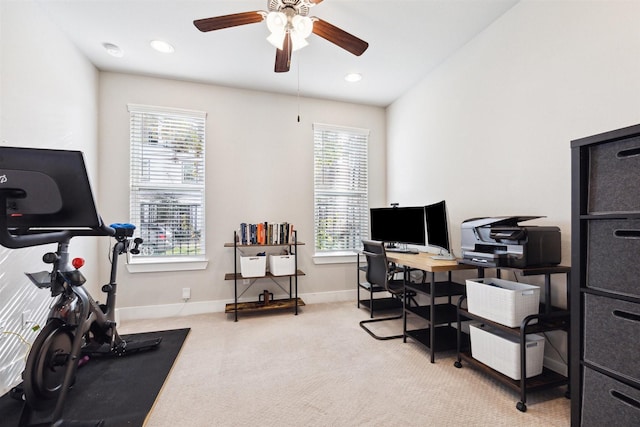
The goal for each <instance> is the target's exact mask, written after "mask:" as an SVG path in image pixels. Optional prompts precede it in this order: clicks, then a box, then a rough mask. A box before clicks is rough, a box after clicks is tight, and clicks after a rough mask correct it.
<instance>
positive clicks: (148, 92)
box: [98, 72, 386, 319]
mask: <svg viewBox="0 0 640 427" xmlns="http://www.w3.org/2000/svg"><path fill="white" fill-rule="evenodd" d="M99 98H100V124H99V140H100V160H101V164H102V165H104V167H102V168H101V169H100V191H99V200H98V202H99V205H100V208H101V212H102V214H103V218H105V221H107V222H111V221H123V220H127V219H128V212H129V173H128V167H129V166H128V159H129V113H128V111H127V104H128V103H135V104H146V105H157V106H166V107H177V108H184V109H190V110H199V111H205V112H207V114H208V116H207V125H206V182H207V189H206V204H207V205H206V209H207V211H206V244H207V258H208V259H209V264H208V268H207V269H206V270H200V271H181V272H162V273H129V272H128V271H127V270H126V269H121V270H120V276H119V283H120V284H121V286H120V287H119V289H118V305H119V307H120V308H121V310H120V315H121V318H123V319H124V318H127V317H138V316H143V317H149V316H164V315H175V314H185V313H194V312H202V311H220V310H222V309H223V308H224V303H226V302H230V301H231V300H232V299H233V282H232V281H225V280H224V275H225V273H229V272H233V250H232V249H229V248H224V247H223V245H224V243H225V242H232V240H233V232H234V230H236V229H237V228H238V227H239V225H240V223H241V222H260V221H273V222H282V221H287V222H290V223H293V224H294V226H295V227H296V228H297V230H298V239H299V240H300V241H302V242H304V243H306V245H305V246H302V247H301V248H300V250H299V252H300V257H299V261H298V262H299V268H301V269H302V270H303V271H304V272H305V273H306V276H304V277H300V279H299V293H300V294H301V295H302V297H303V299H304V300H305V302H307V303H309V302H313V301H314V300H316V298H321V299H322V298H324V299H325V300H326V299H327V298H329V299H335V298H345V297H346V298H353V290H354V289H355V266H354V264H331V265H316V264H314V263H313V261H312V256H313V254H314V250H313V249H314V245H313V133H312V124H313V123H314V122H317V123H328V124H335V125H343V126H352V127H359V128H366V129H370V130H371V133H370V138H369V143H370V145H369V146H370V157H369V163H370V171H371V173H370V190H371V199H370V200H371V204H372V205H374V204H383V203H385V201H384V200H385V192H384V191H385V187H384V179H385V176H384V167H385V136H386V125H385V111H384V109H382V108H378V107H368V106H360V105H355V104H347V103H339V102H331V101H323V100H318V99H307V98H301V99H300V100H299V101H298V99H297V98H296V97H292V96H283V95H275V94H269V93H262V92H255V91H246V90H238V89H231V88H225V87H217V86H212V85H203V84H196V83H187V82H180V81H174V80H166V79H158V78H151V77H141V76H132V75H127V74H118V73H109V72H103V73H101V74H100V96H99ZM298 102H300V122H298V121H297V115H298ZM105 268H106V266H105ZM103 273H104V272H103ZM287 286H288V285H287ZM183 287H190V288H191V300H190V301H189V302H188V303H186V304H183V302H182V288H183ZM262 289H270V290H272V291H273V292H274V293H275V294H276V295H278V293H281V292H279V291H278V289H277V288H276V287H275V286H274V285H273V284H271V283H269V282H268V281H265V282H261V283H256V284H255V285H254V288H253V289H252V290H251V291H249V292H248V293H247V294H246V296H250V297H252V298H255V297H256V296H257V294H258V293H260V292H261V291H262ZM323 294H324V295H323ZM340 295H342V296H340ZM141 306H147V308H146V309H145V308H144V307H141Z"/></svg>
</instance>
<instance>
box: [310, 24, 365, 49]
mask: <svg viewBox="0 0 640 427" xmlns="http://www.w3.org/2000/svg"><path fill="white" fill-rule="evenodd" d="M313 34H316V35H318V36H320V37H322V38H323V39H325V40H328V41H330V42H331V43H333V44H335V45H337V46H340V47H341V48H343V49H344V50H346V51H349V52H351V53H353V54H354V55H356V56H360V55H362V54H363V53H364V51H365V50H367V48H368V47H369V43H367V42H366V41H364V40H361V39H359V38H357V37H356V36H354V35H352V34H349V33H347V32H346V31H344V30H341V29H340V28H338V27H336V26H335V25H332V24H329V23H328V22H327V21H323V20H322V19H320V18H317V17H315V16H314V17H313Z"/></svg>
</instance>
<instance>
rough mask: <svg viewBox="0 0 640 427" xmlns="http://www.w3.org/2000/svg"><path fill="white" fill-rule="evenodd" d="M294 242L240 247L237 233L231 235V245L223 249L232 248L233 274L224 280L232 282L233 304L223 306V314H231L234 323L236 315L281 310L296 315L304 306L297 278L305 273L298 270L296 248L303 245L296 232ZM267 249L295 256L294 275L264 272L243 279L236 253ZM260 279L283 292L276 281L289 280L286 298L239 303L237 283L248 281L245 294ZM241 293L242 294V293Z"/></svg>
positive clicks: (226, 276) (229, 274) (236, 318)
mask: <svg viewBox="0 0 640 427" xmlns="http://www.w3.org/2000/svg"><path fill="white" fill-rule="evenodd" d="M293 239H294V241H293V242H291V243H279V244H264V245H263V244H260V245H258V244H256V245H241V244H238V234H237V232H234V233H233V243H225V244H224V247H225V248H233V265H234V271H233V273H225V275H224V280H233V298H234V302H232V303H229V304H227V305H226V306H225V313H233V315H234V321H235V322H237V321H238V313H259V312H267V311H274V310H283V309H293V311H294V314H295V315H296V316H297V315H298V307H301V306H304V305H305V303H304V301H302V298H298V276H304V275H305V273H304V272H303V271H302V270H300V269H298V246H302V245H304V243H303V242H298V231H297V230H294V236H293ZM269 247H288V248H289V254H290V255H295V274H290V275H282V276H275V275H273V274H271V273H270V272H268V271H267V272H265V274H264V276H259V277H243V276H242V273H241V272H239V271H238V253H239V252H240V253H241V252H242V250H243V249H256V248H269ZM261 279H270V280H271V281H273V282H274V283H276V284H277V285H278V287H280V288H281V289H283V290H285V291H286V289H284V288H283V287H282V286H280V284H279V283H278V280H280V279H288V280H289V291H288V295H289V297H288V298H283V299H282V298H281V299H272V300H269V301H267V302H266V303H265V301H264V300H263V301H260V300H258V301H248V302H247V301H243V302H239V301H238V299H239V297H240V296H241V295H240V296H239V295H238V282H240V283H242V282H243V281H245V280H248V281H249V284H248V286H247V288H246V289H245V290H244V292H246V291H247V290H248V289H249V288H250V287H251V286H253V284H254V283H256V282H257V281H258V280H261ZM244 292H243V293H244Z"/></svg>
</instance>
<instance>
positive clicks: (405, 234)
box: [370, 207, 426, 246]
mask: <svg viewBox="0 0 640 427" xmlns="http://www.w3.org/2000/svg"><path fill="white" fill-rule="evenodd" d="M370 214H371V215H370V220H371V239H372V240H378V241H381V242H385V243H390V244H391V245H394V244H395V243H406V244H413V245H422V246H424V245H425V244H426V239H425V222H424V208H423V207H393V208H371V209H370Z"/></svg>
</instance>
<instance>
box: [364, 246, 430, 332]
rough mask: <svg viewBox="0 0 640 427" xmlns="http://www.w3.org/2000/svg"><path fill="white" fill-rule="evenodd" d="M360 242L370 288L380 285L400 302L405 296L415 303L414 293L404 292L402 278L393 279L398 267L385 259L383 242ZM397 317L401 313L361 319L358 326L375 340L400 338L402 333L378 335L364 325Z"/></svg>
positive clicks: (408, 300) (399, 316) (398, 317)
mask: <svg viewBox="0 0 640 427" xmlns="http://www.w3.org/2000/svg"><path fill="white" fill-rule="evenodd" d="M362 244H363V246H364V249H363V251H362V253H363V254H364V256H366V258H367V282H368V283H369V286H370V287H371V288H373V287H382V288H384V289H386V290H387V292H389V293H390V294H391V295H392V296H393V297H395V298H398V299H399V300H400V302H402V300H403V298H407V303H409V302H410V301H413V303H414V304H415V305H417V303H416V302H415V299H414V297H415V296H416V293H415V292H413V291H407V292H406V293H405V289H404V280H403V279H394V276H395V275H396V274H397V273H398V269H397V268H395V266H394V265H393V264H391V263H390V262H389V261H388V260H387V253H386V252H385V249H384V244H383V243H382V242H376V241H372V240H363V241H362ZM397 319H402V313H401V314H400V315H396V316H391V317H382V318H375V319H367V320H363V321H361V322H360V327H361V328H362V329H364V330H365V331H367V333H368V334H369V335H371V336H372V337H373V338H375V339H377V340H391V339H395V338H402V336H403V335H402V334H400V335H387V336H379V335H376V334H375V333H373V331H371V330H370V329H369V328H367V327H366V326H365V325H366V324H367V323H374V322H385V321H387V320H397Z"/></svg>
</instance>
